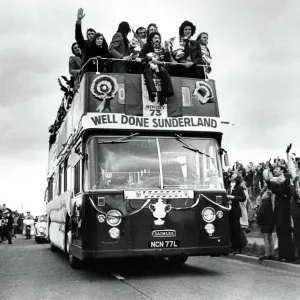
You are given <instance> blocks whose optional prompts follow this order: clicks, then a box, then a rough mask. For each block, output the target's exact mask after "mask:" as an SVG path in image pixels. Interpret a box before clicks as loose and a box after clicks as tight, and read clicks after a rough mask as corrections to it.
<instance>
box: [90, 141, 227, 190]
mask: <svg viewBox="0 0 300 300" xmlns="http://www.w3.org/2000/svg"><path fill="white" fill-rule="evenodd" d="M112 138H113V139H118V138H119V137H100V136H95V137H92V138H90V139H89V140H88V142H87V148H86V153H87V160H86V163H85V190H86V191H87V190H103V189H104V190H107V189H110V190H131V189H161V188H167V189H185V188H189V189H223V188H224V184H223V179H222V169H221V164H220V159H219V154H218V150H219V148H218V145H217V143H216V141H215V140H213V139H203V138H184V143H182V142H181V141H179V140H178V139H176V137H172V138H170V137H142V136H137V137H134V138H132V139H130V140H128V141H126V142H122V143H109V142H107V143H106V142H105V141H110V140H112ZM101 141H104V142H101ZM186 144H188V145H189V146H188V147H187V146H186Z"/></svg>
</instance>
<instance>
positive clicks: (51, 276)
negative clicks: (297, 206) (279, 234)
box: [0, 236, 300, 300]
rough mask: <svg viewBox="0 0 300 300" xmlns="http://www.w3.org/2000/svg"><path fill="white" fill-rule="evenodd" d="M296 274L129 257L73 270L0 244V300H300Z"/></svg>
mask: <svg viewBox="0 0 300 300" xmlns="http://www.w3.org/2000/svg"><path fill="white" fill-rule="evenodd" d="M299 282H300V273H292V272H288V271H283V270H276V269H272V268H269V267H266V266H262V265H255V264H250V263H244V262H240V261H236V260H232V259H229V258H210V257H191V258H189V259H188V261H187V263H186V264H185V266H183V267H182V268H178V267H174V266H171V265H170V264H169V263H168V261H167V260H162V259H159V260H150V259H149V260H145V259H130V260H126V259H123V260H117V261H114V262H113V261H106V262H98V263H93V264H88V265H87V266H86V267H85V268H84V269H81V270H73V269H71V267H70V266H69V263H68V260H67V258H66V256H65V255H64V254H63V253H62V252H53V253H52V252H51V251H50V249H49V244H47V243H45V244H36V243H35V242H34V239H31V240H26V239H25V237H23V236H20V237H19V238H18V239H17V240H13V244H12V245H7V244H5V245H0V299H3V300H9V299H14V300H15V299H16V300H17V299H22V300H24V299H31V300H35V299H36V300H39V299H58V300H60V299H64V300H65V299H76V300H77V299H93V300H94V299H103V300H105V299H109V300H113V299H130V300H132V299H139V300H141V299H156V300H159V299H163V300H167V299H172V300H175V299H180V300H186V299H187V300H193V299H209V300H214V299H218V300H225V299H228V300H229V299H230V300H235V299H257V300H258V299H266V300H268V299H270V300H274V299H281V300H283V299H300V284H299Z"/></svg>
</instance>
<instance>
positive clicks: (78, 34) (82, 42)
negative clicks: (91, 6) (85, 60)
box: [75, 8, 85, 50]
mask: <svg viewBox="0 0 300 300" xmlns="http://www.w3.org/2000/svg"><path fill="white" fill-rule="evenodd" d="M84 16H85V14H84V13H83V9H82V8H79V9H78V13H77V21H76V25H75V39H76V42H77V44H78V46H79V48H80V49H81V50H83V49H84V46H85V40H84V38H83V35H82V30H81V20H82V19H83V18H84Z"/></svg>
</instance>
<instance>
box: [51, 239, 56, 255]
mask: <svg viewBox="0 0 300 300" xmlns="http://www.w3.org/2000/svg"><path fill="white" fill-rule="evenodd" d="M50 250H51V252H55V251H56V247H55V246H54V244H53V243H52V242H51V241H50Z"/></svg>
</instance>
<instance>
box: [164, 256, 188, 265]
mask: <svg viewBox="0 0 300 300" xmlns="http://www.w3.org/2000/svg"><path fill="white" fill-rule="evenodd" d="M188 258H189V257H188V256H187V255H175V256H168V260H169V262H170V263H171V264H172V265H183V264H184V263H185V262H186V261H187V260H188Z"/></svg>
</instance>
